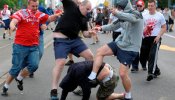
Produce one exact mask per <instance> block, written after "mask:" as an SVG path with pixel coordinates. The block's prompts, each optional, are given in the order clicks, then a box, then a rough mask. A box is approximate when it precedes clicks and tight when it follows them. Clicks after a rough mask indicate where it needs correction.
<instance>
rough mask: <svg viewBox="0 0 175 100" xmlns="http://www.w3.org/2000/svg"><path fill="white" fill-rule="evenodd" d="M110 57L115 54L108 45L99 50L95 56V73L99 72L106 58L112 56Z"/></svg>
mask: <svg viewBox="0 0 175 100" xmlns="http://www.w3.org/2000/svg"><path fill="white" fill-rule="evenodd" d="M110 55H113V52H112V50H111V49H110V48H109V47H108V45H104V46H102V47H100V48H99V49H98V50H97V53H96V55H95V60H94V64H93V71H94V72H96V73H97V71H98V70H99V68H100V66H101V64H102V62H103V58H104V56H110Z"/></svg>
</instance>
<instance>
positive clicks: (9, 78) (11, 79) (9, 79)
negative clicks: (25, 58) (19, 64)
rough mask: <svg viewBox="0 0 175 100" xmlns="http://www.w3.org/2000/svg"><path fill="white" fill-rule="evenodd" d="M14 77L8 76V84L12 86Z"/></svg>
mask: <svg viewBox="0 0 175 100" xmlns="http://www.w3.org/2000/svg"><path fill="white" fill-rule="evenodd" d="M13 79H14V77H12V76H11V75H10V74H9V75H8V76H7V79H6V81H5V83H6V84H8V85H9V84H10V83H11V82H12V81H13Z"/></svg>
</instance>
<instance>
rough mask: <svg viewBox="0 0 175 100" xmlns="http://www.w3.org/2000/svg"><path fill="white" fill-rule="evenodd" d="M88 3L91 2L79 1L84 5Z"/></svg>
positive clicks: (86, 0) (87, 0)
mask: <svg viewBox="0 0 175 100" xmlns="http://www.w3.org/2000/svg"><path fill="white" fill-rule="evenodd" d="M88 3H91V2H90V1H89V0H84V1H82V2H81V4H82V5H86V4H88Z"/></svg>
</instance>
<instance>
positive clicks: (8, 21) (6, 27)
mask: <svg viewBox="0 0 175 100" xmlns="http://www.w3.org/2000/svg"><path fill="white" fill-rule="evenodd" d="M3 22H4V24H5V26H4V28H5V30H7V29H9V28H10V19H6V20H3Z"/></svg>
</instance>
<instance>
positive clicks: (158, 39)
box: [154, 35, 160, 43]
mask: <svg viewBox="0 0 175 100" xmlns="http://www.w3.org/2000/svg"><path fill="white" fill-rule="evenodd" d="M159 41H160V36H159V35H158V36H157V37H156V38H155V39H154V43H158V42H159Z"/></svg>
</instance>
